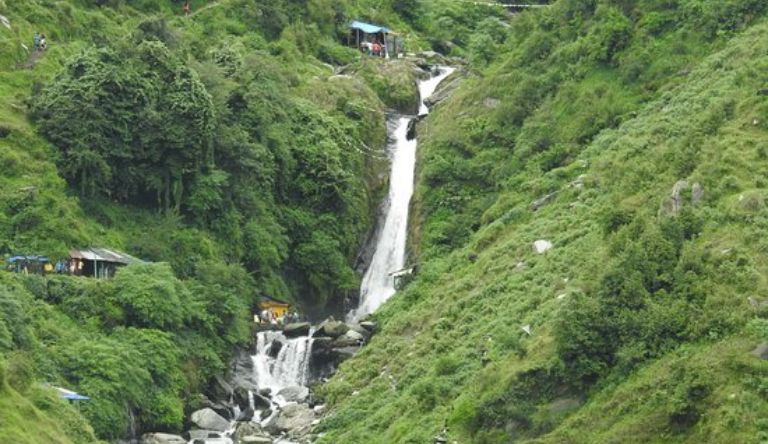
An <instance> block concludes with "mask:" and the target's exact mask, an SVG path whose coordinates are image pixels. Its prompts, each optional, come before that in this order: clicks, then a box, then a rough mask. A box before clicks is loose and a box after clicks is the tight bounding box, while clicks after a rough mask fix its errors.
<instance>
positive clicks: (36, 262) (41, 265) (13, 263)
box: [8, 256, 53, 274]
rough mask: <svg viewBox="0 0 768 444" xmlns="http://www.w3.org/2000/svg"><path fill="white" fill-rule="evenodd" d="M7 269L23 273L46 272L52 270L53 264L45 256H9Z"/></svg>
mask: <svg viewBox="0 0 768 444" xmlns="http://www.w3.org/2000/svg"><path fill="white" fill-rule="evenodd" d="M8 271H12V272H15V273H24V274H46V273H50V272H52V271H53V265H52V264H51V260H50V259H48V257H47V256H11V257H9V258H8Z"/></svg>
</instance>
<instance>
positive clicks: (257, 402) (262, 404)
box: [253, 390, 272, 409]
mask: <svg viewBox="0 0 768 444" xmlns="http://www.w3.org/2000/svg"><path fill="white" fill-rule="evenodd" d="M269 392H272V391H271V390H270V391H269ZM253 406H254V407H255V408H256V409H268V408H270V407H271V406H272V403H271V402H270V401H269V398H267V397H266V396H263V395H261V394H260V393H254V394H253Z"/></svg>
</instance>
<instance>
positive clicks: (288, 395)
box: [277, 386, 309, 402]
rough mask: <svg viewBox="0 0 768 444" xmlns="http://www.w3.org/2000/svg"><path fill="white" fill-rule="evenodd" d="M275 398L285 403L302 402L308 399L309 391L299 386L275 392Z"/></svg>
mask: <svg viewBox="0 0 768 444" xmlns="http://www.w3.org/2000/svg"><path fill="white" fill-rule="evenodd" d="M277 396H279V397H281V398H283V400H284V401H285V402H304V401H306V400H307V398H309V389H308V388H306V387H300V386H292V387H286V388H284V389H282V390H280V391H279V392H277Z"/></svg>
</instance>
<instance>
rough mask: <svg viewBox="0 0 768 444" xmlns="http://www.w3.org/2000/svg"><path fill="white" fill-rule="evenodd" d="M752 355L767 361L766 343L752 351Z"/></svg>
mask: <svg viewBox="0 0 768 444" xmlns="http://www.w3.org/2000/svg"><path fill="white" fill-rule="evenodd" d="M752 354H753V355H755V356H757V357H758V358H760V359H768V342H763V343H762V344H760V345H758V346H757V347H756V348H755V349H754V350H752Z"/></svg>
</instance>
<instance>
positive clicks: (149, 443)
mask: <svg viewBox="0 0 768 444" xmlns="http://www.w3.org/2000/svg"><path fill="white" fill-rule="evenodd" d="M141 444H187V441H186V440H185V439H184V438H182V437H181V436H179V435H170V434H168V433H146V434H144V435H142V437H141Z"/></svg>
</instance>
